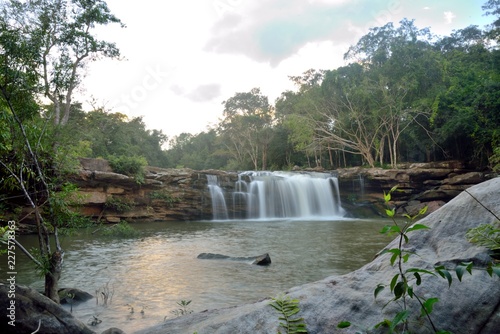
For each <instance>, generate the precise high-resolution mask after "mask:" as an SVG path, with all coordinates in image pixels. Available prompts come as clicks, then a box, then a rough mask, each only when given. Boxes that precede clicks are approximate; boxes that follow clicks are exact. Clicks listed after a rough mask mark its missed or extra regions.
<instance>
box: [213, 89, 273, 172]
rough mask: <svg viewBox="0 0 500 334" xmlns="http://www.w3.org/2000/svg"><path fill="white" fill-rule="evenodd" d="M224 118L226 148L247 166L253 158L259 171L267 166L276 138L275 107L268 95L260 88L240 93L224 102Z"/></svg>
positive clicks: (223, 132) (220, 125) (220, 124)
mask: <svg viewBox="0 0 500 334" xmlns="http://www.w3.org/2000/svg"><path fill="white" fill-rule="evenodd" d="M222 104H223V105H224V119H222V120H221V122H220V123H219V133H220V134H221V135H222V136H223V137H224V138H226V139H227V141H226V147H227V149H228V151H229V152H230V153H231V155H232V156H233V157H234V158H235V159H236V161H237V162H238V163H239V164H240V168H241V167H244V163H245V159H250V161H251V163H252V166H253V168H254V169H255V170H258V169H259V162H260V163H261V167H262V169H266V168H267V152H268V147H269V143H270V141H271V139H272V132H271V131H269V129H270V128H271V127H272V122H273V110H272V107H271V105H270V104H269V101H268V98H267V97H266V96H264V95H262V93H261V91H260V89H259V88H253V89H252V90H251V91H250V92H245V93H236V94H235V95H234V96H233V97H231V98H229V99H228V100H226V101H224V102H222Z"/></svg>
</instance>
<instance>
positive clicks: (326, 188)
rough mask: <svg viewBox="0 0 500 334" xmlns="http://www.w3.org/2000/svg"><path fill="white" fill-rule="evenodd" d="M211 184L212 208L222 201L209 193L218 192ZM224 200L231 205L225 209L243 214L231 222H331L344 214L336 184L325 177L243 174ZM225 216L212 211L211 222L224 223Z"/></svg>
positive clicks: (271, 173) (285, 174) (317, 174)
mask: <svg viewBox="0 0 500 334" xmlns="http://www.w3.org/2000/svg"><path fill="white" fill-rule="evenodd" d="M207 177H208V176H207ZM214 183H215V184H216V183H217V181H216V178H215V181H214V180H213V179H212V181H210V180H209V189H210V192H211V195H212V206H213V207H214V205H215V204H214V202H213V201H214V200H218V199H219V198H222V199H224V196H222V195H221V196H220V197H218V196H215V195H214V194H213V193H212V191H215V189H216V187H217V188H219V187H218V186H214ZM219 189H220V188H219ZM221 193H222V191H221ZM228 198H229V199H230V200H231V201H232V203H230V204H232V206H231V205H228V206H229V207H231V208H233V210H232V212H235V213H236V214H238V212H240V211H241V210H239V209H243V210H244V211H246V212H245V213H244V214H240V216H239V217H233V218H235V219H240V218H248V219H276V218H292V219H293V218H298V219H331V218H338V217H342V216H343V215H344V213H345V212H344V210H343V209H342V207H341V203H340V193H339V185H338V180H337V178H336V177H333V176H332V175H330V174H327V173H307V174H299V173H291V172H243V173H240V174H239V176H238V181H237V182H236V183H235V186H234V192H233V194H232V196H229V197H228ZM218 205H219V206H218V207H217V208H218V210H219V211H220V210H221V208H220V204H218ZM224 206H226V203H224ZM219 211H217V212H218V214H219V213H220V212H219ZM228 216H229V215H228V214H227V211H226V214H225V218H222V217H220V216H217V215H216V211H215V207H214V219H227V218H228Z"/></svg>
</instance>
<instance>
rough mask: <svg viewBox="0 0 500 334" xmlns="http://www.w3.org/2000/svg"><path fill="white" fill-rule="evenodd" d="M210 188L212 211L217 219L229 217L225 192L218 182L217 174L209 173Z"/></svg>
mask: <svg viewBox="0 0 500 334" xmlns="http://www.w3.org/2000/svg"><path fill="white" fill-rule="evenodd" d="M207 182H208V190H209V191H210V197H211V198H212V213H213V218H214V219H215V220H225V219H228V216H227V207H226V201H225V199H224V192H223V191H222V189H221V187H219V184H218V183H217V176H216V175H207Z"/></svg>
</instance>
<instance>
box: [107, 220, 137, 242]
mask: <svg viewBox="0 0 500 334" xmlns="http://www.w3.org/2000/svg"><path fill="white" fill-rule="evenodd" d="M101 233H102V235H104V236H107V237H120V238H132V237H135V236H137V234H138V232H137V230H136V229H134V228H133V227H132V226H131V225H130V224H129V223H127V222H126V221H124V220H123V221H121V222H120V223H118V224H114V225H111V226H105V227H104V228H103V229H102V232H101Z"/></svg>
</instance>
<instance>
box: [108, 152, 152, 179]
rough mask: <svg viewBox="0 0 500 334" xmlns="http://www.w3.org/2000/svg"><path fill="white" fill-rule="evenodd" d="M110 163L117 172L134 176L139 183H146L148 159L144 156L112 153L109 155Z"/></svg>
mask: <svg viewBox="0 0 500 334" xmlns="http://www.w3.org/2000/svg"><path fill="white" fill-rule="evenodd" d="M108 161H109V164H110V166H111V168H112V169H113V171H114V172H115V173H119V174H125V175H127V176H132V177H133V178H134V179H135V180H136V182H137V183H139V184H142V183H144V177H145V170H144V167H146V166H147V164H148V162H147V160H146V159H145V158H144V157H142V156H136V155H134V156H127V155H119V156H116V155H111V156H109V157H108Z"/></svg>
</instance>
